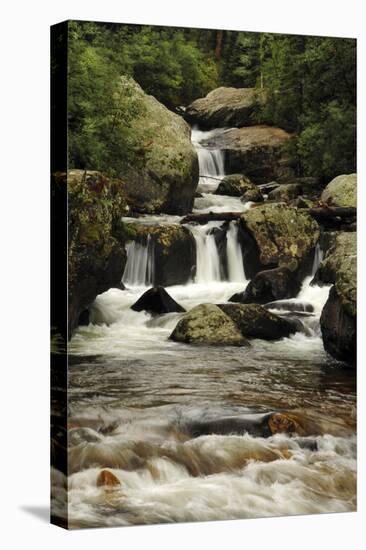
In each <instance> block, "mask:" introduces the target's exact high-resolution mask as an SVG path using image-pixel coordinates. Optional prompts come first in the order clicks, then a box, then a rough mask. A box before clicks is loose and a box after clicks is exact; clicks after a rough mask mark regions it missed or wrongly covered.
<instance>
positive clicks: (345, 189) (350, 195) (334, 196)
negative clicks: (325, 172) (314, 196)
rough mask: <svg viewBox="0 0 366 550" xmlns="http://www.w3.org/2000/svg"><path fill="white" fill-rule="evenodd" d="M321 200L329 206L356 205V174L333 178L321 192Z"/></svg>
mask: <svg viewBox="0 0 366 550" xmlns="http://www.w3.org/2000/svg"><path fill="white" fill-rule="evenodd" d="M320 199H321V201H322V202H323V203H325V204H328V205H329V206H343V207H356V206H357V174H345V175H342V176H337V177H336V178H334V179H333V180H332V181H331V182H330V183H328V185H327V186H326V188H325V189H324V191H323V192H322V194H321V197H320Z"/></svg>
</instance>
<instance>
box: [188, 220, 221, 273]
mask: <svg viewBox="0 0 366 550" xmlns="http://www.w3.org/2000/svg"><path fill="white" fill-rule="evenodd" d="M218 225H219V224H217V223H215V222H211V223H209V224H207V225H192V226H189V229H190V230H191V233H192V235H193V237H194V239H195V241H196V278H195V282H196V283H212V282H217V281H221V270H220V257H219V252H218V250H217V246H216V241H215V235H214V234H213V233H212V229H213V228H214V227H217V226H218Z"/></svg>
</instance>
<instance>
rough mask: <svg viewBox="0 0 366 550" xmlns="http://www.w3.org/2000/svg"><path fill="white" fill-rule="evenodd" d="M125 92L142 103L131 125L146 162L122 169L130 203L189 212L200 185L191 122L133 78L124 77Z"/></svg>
mask: <svg viewBox="0 0 366 550" xmlns="http://www.w3.org/2000/svg"><path fill="white" fill-rule="evenodd" d="M125 89H126V90H127V92H125ZM121 93H128V94H129V96H131V97H132V99H133V100H135V101H136V102H137V103H138V104H139V106H140V114H139V115H138V116H137V117H135V118H133V119H132V120H131V121H130V123H129V124H130V129H131V135H133V136H134V147H135V149H136V150H138V151H141V163H139V164H138V165H137V164H135V165H129V166H128V167H126V169H125V170H124V172H123V179H124V181H125V190H126V195H127V202H128V204H129V205H130V207H131V209H132V210H133V211H135V212H140V213H151V214H158V213H161V212H165V213H168V214H186V213H188V212H189V211H190V210H191V209H192V206H193V201H194V194H195V192H196V188H197V183H198V158H197V153H196V151H195V149H194V147H193V145H192V143H191V130H190V127H189V125H188V124H187V123H186V122H185V120H184V119H183V118H182V117H181V116H179V115H177V114H175V113H173V112H172V111H170V110H169V109H167V108H166V107H165V106H164V105H162V104H161V103H159V101H158V100H157V99H155V97H153V96H151V95H147V94H145V93H144V91H143V90H142V88H141V87H140V86H139V85H138V84H137V83H136V82H134V81H133V80H132V79H126V77H123V78H121Z"/></svg>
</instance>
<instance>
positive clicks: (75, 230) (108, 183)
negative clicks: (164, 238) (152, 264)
mask: <svg viewBox="0 0 366 550" xmlns="http://www.w3.org/2000/svg"><path fill="white" fill-rule="evenodd" d="M52 185H53V186H54V191H55V193H57V192H58V191H57V190H58V189H61V187H64V186H67V191H68V314H69V318H68V336H69V337H71V335H72V333H73V331H74V330H75V328H76V327H77V326H78V324H79V317H80V315H81V314H82V313H83V312H84V310H86V309H87V308H88V307H89V306H90V304H91V303H92V302H93V301H94V300H95V298H96V296H97V295H98V294H101V293H102V292H105V291H107V290H108V289H109V288H111V287H113V286H116V285H118V284H119V283H120V281H121V279H122V274H123V270H124V266H125V262H126V253H125V248H124V227H123V224H122V223H121V221H120V220H121V216H122V215H123V214H125V213H126V212H127V209H128V207H127V204H126V198H125V195H124V190H123V187H124V185H123V182H122V181H121V180H119V179H109V178H107V177H106V176H105V175H104V174H101V173H100V172H96V171H84V170H70V171H69V172H68V173H67V174H66V173H56V174H54V175H53V179H52ZM64 221H65V220H62V221H61V222H60V223H64ZM60 253H61V251H60Z"/></svg>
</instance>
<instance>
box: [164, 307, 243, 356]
mask: <svg viewBox="0 0 366 550" xmlns="http://www.w3.org/2000/svg"><path fill="white" fill-rule="evenodd" d="M170 338H171V339H172V340H175V341H176V342H184V343H186V344H205V345H214V346H245V345H249V343H248V342H247V340H246V339H245V338H244V337H243V335H242V334H241V332H240V331H239V329H238V327H237V326H236V324H235V323H234V322H233V321H232V320H231V319H230V317H228V316H227V315H226V314H225V313H224V312H223V311H222V310H221V309H220V308H219V307H217V306H215V305H213V304H201V305H199V306H196V307H194V308H193V309H191V310H190V311H189V312H188V313H187V314H186V315H185V316H184V317H183V318H182V319H181V320H180V321H179V322H178V324H177V326H176V327H175V329H174V331H173V332H172V334H171V335H170Z"/></svg>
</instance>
